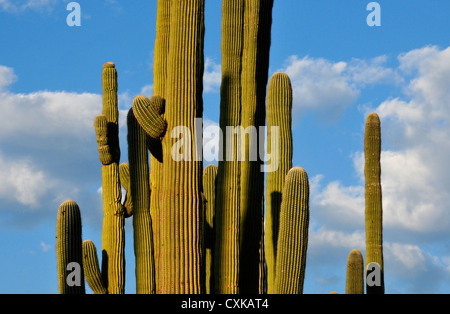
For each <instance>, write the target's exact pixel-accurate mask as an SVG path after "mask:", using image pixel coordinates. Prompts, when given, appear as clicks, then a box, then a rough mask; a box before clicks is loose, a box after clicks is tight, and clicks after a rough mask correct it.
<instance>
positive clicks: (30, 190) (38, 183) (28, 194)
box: [0, 155, 51, 207]
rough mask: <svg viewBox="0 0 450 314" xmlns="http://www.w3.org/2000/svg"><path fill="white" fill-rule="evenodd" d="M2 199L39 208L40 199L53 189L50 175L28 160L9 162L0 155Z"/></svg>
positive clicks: (0, 192) (0, 193) (0, 189)
mask: <svg viewBox="0 0 450 314" xmlns="http://www.w3.org/2000/svg"><path fill="white" fill-rule="evenodd" d="M0 177H1V178H2V184H1V185H0V198H3V199H9V200H13V201H17V202H19V203H20V204H22V205H27V206H32V207H34V206H37V205H38V202H39V200H40V198H41V197H42V196H43V195H45V194H46V192H47V190H48V189H49V188H51V180H49V178H48V175H47V174H46V173H45V172H44V171H42V170H39V169H37V167H36V166H35V165H34V164H33V163H32V161H30V160H27V159H22V160H9V159H7V158H5V157H4V156H2V155H0Z"/></svg>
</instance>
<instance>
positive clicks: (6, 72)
mask: <svg viewBox="0 0 450 314" xmlns="http://www.w3.org/2000/svg"><path fill="white" fill-rule="evenodd" d="M16 80H17V76H16V75H15V74H14V69H12V68H8V67H6V66H3V65H0V92H1V91H2V90H4V89H6V87H8V86H9V85H11V84H12V83H14V82H15V81H16Z"/></svg>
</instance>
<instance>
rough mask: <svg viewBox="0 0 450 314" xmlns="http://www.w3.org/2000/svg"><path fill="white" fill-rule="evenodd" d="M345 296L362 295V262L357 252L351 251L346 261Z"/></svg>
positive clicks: (359, 253)
mask: <svg viewBox="0 0 450 314" xmlns="http://www.w3.org/2000/svg"><path fill="white" fill-rule="evenodd" d="M345 293H346V294H364V261H363V256H362V254H361V252H360V251H359V250H352V251H351V252H350V254H349V255H348V259H347V278H346V283H345Z"/></svg>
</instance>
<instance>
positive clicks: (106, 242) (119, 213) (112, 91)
mask: <svg viewBox="0 0 450 314" xmlns="http://www.w3.org/2000/svg"><path fill="white" fill-rule="evenodd" d="M102 84H103V114H102V115H99V116H97V117H96V119H95V128H96V130H97V142H99V136H100V134H99V133H98V130H99V124H100V125H102V127H101V129H102V130H103V125H104V124H105V122H106V129H107V131H106V132H107V146H108V149H107V150H106V151H109V153H110V154H111V158H110V160H111V162H109V163H106V162H104V160H107V158H102V156H101V151H100V147H99V153H100V160H101V161H102V198H103V230H102V277H103V283H104V284H105V288H106V289H107V290H108V293H110V294H122V293H124V292H125V230H124V225H125V220H124V219H125V208H124V206H123V205H122V203H121V201H122V190H121V184H120V178H119V160H120V147H119V132H118V131H119V127H118V123H119V109H118V101H117V89H118V86H117V70H116V68H115V64H114V63H112V62H107V63H105V64H104V66H103V72H102ZM98 121H101V123H99V122H98ZM108 160H109V159H108Z"/></svg>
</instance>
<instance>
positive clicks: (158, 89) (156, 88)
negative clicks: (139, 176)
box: [150, 0, 172, 291]
mask: <svg viewBox="0 0 450 314" xmlns="http://www.w3.org/2000/svg"><path fill="white" fill-rule="evenodd" d="M171 1H172V0H158V4H157V6H158V8H157V14H156V40H155V62H154V65H153V92H154V94H155V95H159V96H160V97H161V98H162V99H163V100H165V97H166V79H167V56H168V54H169V34H170V4H171ZM161 113H163V112H161ZM156 144H158V146H160V145H161V144H160V141H159V139H158V142H156ZM161 150H162V148H160V149H159V151H161ZM161 157H162V156H156V154H151V156H150V169H151V173H150V182H151V190H152V194H151V197H150V213H151V216H152V219H153V242H154V258H155V284H156V289H157V291H158V287H159V273H160V271H161V270H160V268H159V250H160V244H159V238H160V235H159V233H160V232H159V231H160V226H161V224H162V221H161V220H160V213H159V212H160V198H161V185H162V167H163V160H162V158H161Z"/></svg>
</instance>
